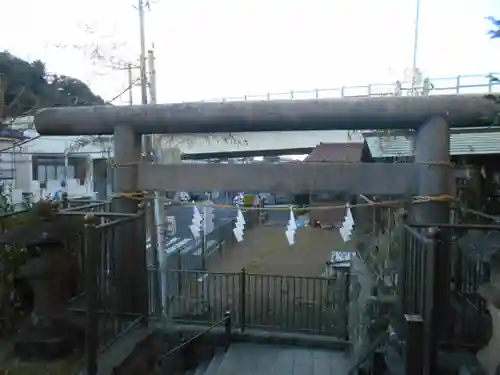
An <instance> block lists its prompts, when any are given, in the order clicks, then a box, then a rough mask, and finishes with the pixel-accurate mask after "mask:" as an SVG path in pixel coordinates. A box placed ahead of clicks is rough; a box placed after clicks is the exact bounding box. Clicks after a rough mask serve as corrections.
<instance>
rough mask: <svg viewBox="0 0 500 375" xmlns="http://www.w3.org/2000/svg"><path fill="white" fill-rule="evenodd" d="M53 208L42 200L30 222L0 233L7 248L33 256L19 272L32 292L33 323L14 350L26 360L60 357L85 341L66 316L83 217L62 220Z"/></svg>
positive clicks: (0, 238)
mask: <svg viewBox="0 0 500 375" xmlns="http://www.w3.org/2000/svg"><path fill="white" fill-rule="evenodd" d="M54 210H55V208H54V207H53V206H52V205H51V203H49V202H40V203H39V204H38V206H37V207H36V208H34V209H33V218H32V219H31V220H29V221H28V222H27V223H25V224H23V225H20V226H17V227H15V228H12V229H10V230H8V231H6V232H5V233H3V234H1V235H0V243H1V244H2V245H4V246H16V247H24V248H26V249H27V250H28V252H29V253H30V254H32V255H33V256H31V257H30V259H29V260H28V261H27V262H26V263H25V264H24V265H23V266H22V267H21V269H20V274H21V276H22V277H24V278H26V280H27V281H28V283H29V284H30V285H31V287H32V288H33V294H34V307H33V314H32V321H31V322H30V324H29V325H28V326H27V327H24V328H23V329H21V330H20V331H19V332H18V333H17V335H16V337H15V338H14V352H15V354H16V356H18V357H19V358H21V359H24V360H30V359H45V360H48V359H54V358H58V357H61V356H63V355H65V354H67V353H68V352H71V351H73V349H75V347H76V345H81V344H82V340H83V338H84V335H83V330H82V329H79V328H78V327H77V325H76V324H74V323H73V322H72V321H71V319H70V318H69V316H68V315H67V312H66V303H67V301H68V297H69V296H68V295H67V289H66V287H67V285H68V283H69V281H70V280H71V278H72V277H73V275H72V273H73V272H74V269H75V263H76V258H75V256H74V255H73V254H72V253H71V251H70V250H69V249H68V244H69V243H71V242H74V240H75V239H76V237H77V235H78V233H79V232H80V230H81V229H82V228H83V225H79V222H78V218H71V217H67V216H66V217H64V216H58V215H56V214H55V212H54ZM75 219H76V220H75ZM81 223H83V221H82V222H81Z"/></svg>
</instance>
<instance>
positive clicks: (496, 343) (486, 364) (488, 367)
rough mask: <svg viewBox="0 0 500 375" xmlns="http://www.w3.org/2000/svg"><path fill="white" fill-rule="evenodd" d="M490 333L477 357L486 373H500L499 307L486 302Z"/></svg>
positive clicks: (495, 374)
mask: <svg viewBox="0 0 500 375" xmlns="http://www.w3.org/2000/svg"><path fill="white" fill-rule="evenodd" d="M487 308H488V311H489V313H490V315H491V325H492V334H491V338H490V341H489V343H488V345H486V346H485V347H484V348H483V349H481V350H480V351H478V352H477V359H478V361H479V363H480V364H481V366H482V367H483V369H484V371H485V373H486V374H487V375H497V374H500V309H498V308H496V307H495V306H494V305H493V304H492V303H488V306H487Z"/></svg>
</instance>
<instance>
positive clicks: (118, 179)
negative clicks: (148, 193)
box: [112, 126, 148, 313]
mask: <svg viewBox="0 0 500 375" xmlns="http://www.w3.org/2000/svg"><path fill="white" fill-rule="evenodd" d="M141 140H142V137H141V136H140V135H139V134H137V132H136V131H135V130H134V129H132V128H131V127H129V126H116V128H115V131H114V137H113V142H114V156H115V160H114V163H115V167H116V169H115V173H114V179H115V181H114V186H115V191H114V193H115V194H118V197H117V198H116V199H113V202H112V210H113V212H117V213H125V214H136V213H137V205H138V203H139V201H137V200H132V199H128V198H123V197H120V194H121V193H125V194H126V193H135V192H137V165H136V164H137V163H138V162H139V161H140V160H141V143H142V142H141ZM120 229H121V230H120ZM115 232H117V233H114V249H113V252H114V257H115V266H116V268H115V272H116V280H117V283H116V290H117V295H118V296H117V304H118V306H117V307H116V308H117V309H118V311H122V312H133V313H143V312H144V311H147V308H146V307H145V306H141V303H142V301H144V299H143V298H141V295H143V294H144V293H147V291H144V290H139V288H138V286H140V285H148V284H147V281H146V282H145V281H144V280H140V277H141V276H142V275H143V273H141V272H139V270H140V267H146V266H147V265H146V253H145V248H146V242H145V239H144V247H137V246H136V244H137V242H136V241H134V235H135V233H134V232H130V231H127V228H125V230H123V229H122V228H119V227H118V228H117V229H116V230H115Z"/></svg>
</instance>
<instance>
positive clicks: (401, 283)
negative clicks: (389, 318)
mask: <svg viewBox="0 0 500 375" xmlns="http://www.w3.org/2000/svg"><path fill="white" fill-rule="evenodd" d="M407 220H408V212H407V211H403V212H402V213H401V217H400V227H401V230H400V236H401V243H400V244H399V248H400V249H401V257H400V261H399V267H398V268H399V269H398V283H397V289H398V295H399V299H398V306H397V310H398V314H399V316H400V317H402V316H403V314H404V313H405V308H406V302H405V298H406V271H407V269H406V268H407V264H408V251H407V250H408V249H407V247H408V241H407V239H408V232H407V226H406V222H407ZM398 320H399V321H398V322H397V323H396V329H397V330H399V329H400V328H401V323H402V322H401V319H398ZM399 333H400V332H399Z"/></svg>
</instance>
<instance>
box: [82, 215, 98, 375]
mask: <svg viewBox="0 0 500 375" xmlns="http://www.w3.org/2000/svg"><path fill="white" fill-rule="evenodd" d="M98 223H99V218H98V217H97V216H95V215H93V214H87V215H85V232H84V236H85V237H84V238H85V281H84V282H85V313H86V317H87V321H86V324H85V357H86V358H85V359H86V367H87V375H95V374H97V353H98V350H99V348H98V347H99V332H98V330H99V325H98V315H97V293H98V291H97V288H98V285H97V274H98V272H97V260H98V259H97V258H98V256H99V254H98V251H99V239H98V237H97V231H98V229H96V225H98Z"/></svg>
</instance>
